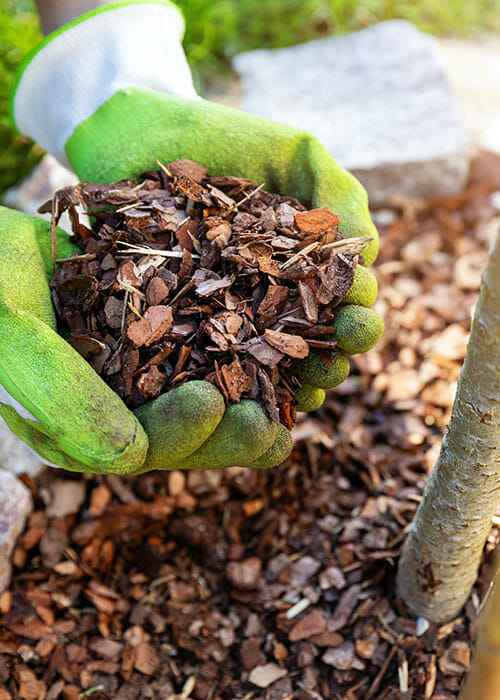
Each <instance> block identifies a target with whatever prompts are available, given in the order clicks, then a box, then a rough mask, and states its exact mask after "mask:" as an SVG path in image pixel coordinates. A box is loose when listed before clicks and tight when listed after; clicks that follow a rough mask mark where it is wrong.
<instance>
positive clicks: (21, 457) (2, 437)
mask: <svg viewBox="0 0 500 700" xmlns="http://www.w3.org/2000/svg"><path fill="white" fill-rule="evenodd" d="M44 468H45V461H44V460H43V459H42V457H40V456H39V455H37V454H36V452H33V450H32V449H31V448H30V447H28V445H26V444H25V443H24V442H23V441H22V440H20V439H19V438H18V437H16V436H15V435H14V434H13V433H11V431H10V430H9V428H8V427H7V424H6V423H5V421H4V420H3V418H0V469H5V470H7V471H9V472H12V473H13V474H22V473H23V472H26V473H27V474H30V476H33V477H35V476H38V474H39V473H40V472H41V471H43V469H44Z"/></svg>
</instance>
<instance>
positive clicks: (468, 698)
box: [460, 552, 500, 700]
mask: <svg viewBox="0 0 500 700" xmlns="http://www.w3.org/2000/svg"><path fill="white" fill-rule="evenodd" d="M499 554H500V552H497V553H496V557H495V558H496V563H497V565H498V559H499ZM478 698H481V700H498V698H500V576H499V571H498V568H497V572H496V576H495V580H494V583H493V586H492V588H491V590H490V593H489V595H488V599H487V601H486V603H485V605H484V607H483V610H482V612H481V615H480V616H479V622H478V628H477V637H476V645H475V649H474V653H473V656H472V666H471V668H470V671H469V673H468V674H467V678H466V680H465V685H464V687H463V689H462V693H461V695H460V700H478Z"/></svg>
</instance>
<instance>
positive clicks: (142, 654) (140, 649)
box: [134, 642, 160, 676]
mask: <svg viewBox="0 0 500 700" xmlns="http://www.w3.org/2000/svg"><path fill="white" fill-rule="evenodd" d="M159 663H160V659H159V658H158V656H157V654H156V652H155V650H154V649H153V647H152V646H151V645H150V644H147V643H145V642H143V643H141V644H138V645H137V646H136V647H135V661H134V668H135V669H136V671H140V673H144V674H145V675H146V676H152V675H153V674H154V673H155V671H156V669H157V668H158V665H159Z"/></svg>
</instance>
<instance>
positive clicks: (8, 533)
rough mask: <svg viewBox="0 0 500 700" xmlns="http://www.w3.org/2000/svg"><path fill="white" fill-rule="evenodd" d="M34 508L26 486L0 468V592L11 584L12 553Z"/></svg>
mask: <svg viewBox="0 0 500 700" xmlns="http://www.w3.org/2000/svg"><path fill="white" fill-rule="evenodd" d="M32 508H33V502H32V499H31V494H30V492H29V491H28V489H27V488H26V486H25V485H24V484H23V483H21V482H20V481H19V479H17V478H16V477H15V476H14V475H13V474H10V473H9V472H7V471H4V470H0V593H2V591H4V590H5V589H6V588H7V586H8V585H9V582H10V577H11V573H12V566H11V563H10V555H11V553H12V550H13V549H14V546H15V544H16V540H17V538H18V537H19V535H20V534H21V532H22V531H23V529H24V524H25V522H26V518H27V517H28V515H29V514H30V513H31V510H32Z"/></svg>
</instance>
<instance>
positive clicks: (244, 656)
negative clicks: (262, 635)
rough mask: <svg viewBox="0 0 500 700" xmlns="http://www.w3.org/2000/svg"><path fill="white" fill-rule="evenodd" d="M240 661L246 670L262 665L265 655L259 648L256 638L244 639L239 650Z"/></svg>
mask: <svg viewBox="0 0 500 700" xmlns="http://www.w3.org/2000/svg"><path fill="white" fill-rule="evenodd" d="M240 655H241V661H242V663H243V667H244V668H245V669H246V670H247V671H251V670H252V669H253V668H255V667H256V666H259V665H262V664H264V663H265V661H266V657H265V656H264V654H263V653H262V651H261V650H260V644H259V642H258V640H257V639H254V638H252V639H246V640H245V641H244V642H243V644H242V645H241V650H240Z"/></svg>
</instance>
